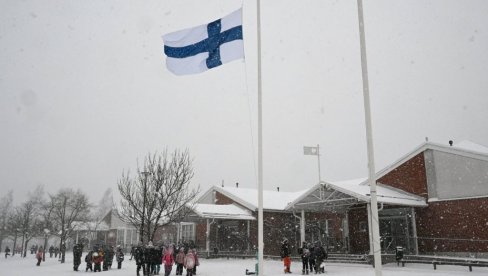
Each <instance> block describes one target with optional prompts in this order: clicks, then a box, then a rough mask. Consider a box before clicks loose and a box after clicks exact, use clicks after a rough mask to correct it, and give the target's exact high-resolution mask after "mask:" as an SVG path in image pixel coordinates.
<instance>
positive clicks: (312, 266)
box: [307, 243, 315, 273]
mask: <svg viewBox="0 0 488 276" xmlns="http://www.w3.org/2000/svg"><path fill="white" fill-rule="evenodd" d="M307 247H308V251H310V256H309V258H308V264H309V268H310V273H313V272H314V271H315V253H314V246H313V245H312V244H311V243H307Z"/></svg>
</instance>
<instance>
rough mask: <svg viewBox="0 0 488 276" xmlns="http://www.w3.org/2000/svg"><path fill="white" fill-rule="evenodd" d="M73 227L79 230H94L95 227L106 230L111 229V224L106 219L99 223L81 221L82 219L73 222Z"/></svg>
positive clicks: (98, 229)
mask: <svg viewBox="0 0 488 276" xmlns="http://www.w3.org/2000/svg"><path fill="white" fill-rule="evenodd" d="M73 229H74V230H77V231H87V230H90V231H94V230H95V229H96V230H97V231H106V230H109V226H108V225H107V223H105V221H101V222H99V223H96V222H93V221H90V222H81V221H75V222H73Z"/></svg>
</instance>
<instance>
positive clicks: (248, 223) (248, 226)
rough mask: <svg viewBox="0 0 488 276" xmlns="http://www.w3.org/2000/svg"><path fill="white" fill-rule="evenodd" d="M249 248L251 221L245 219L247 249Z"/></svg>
mask: <svg viewBox="0 0 488 276" xmlns="http://www.w3.org/2000/svg"><path fill="white" fill-rule="evenodd" d="M250 250H251V221H250V220H248V221H247V251H250Z"/></svg>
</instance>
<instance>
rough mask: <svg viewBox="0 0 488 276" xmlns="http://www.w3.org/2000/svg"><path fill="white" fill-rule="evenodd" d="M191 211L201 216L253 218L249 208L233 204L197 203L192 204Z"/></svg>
mask: <svg viewBox="0 0 488 276" xmlns="http://www.w3.org/2000/svg"><path fill="white" fill-rule="evenodd" d="M193 211H194V212H195V214H197V215H198V216H199V217H201V218H218V219H238V220H255V218H254V217H253V216H252V213H251V212H250V211H249V210H246V209H244V208H242V207H239V206H237V205H235V204H228V205H217V204H201V203H197V204H194V205H193Z"/></svg>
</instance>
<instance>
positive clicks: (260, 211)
mask: <svg viewBox="0 0 488 276" xmlns="http://www.w3.org/2000/svg"><path fill="white" fill-rule="evenodd" d="M256 4H257V41H258V273H259V275H264V269H263V262H264V255H263V254H264V241H263V236H264V235H263V231H264V228H263V225H264V224H263V108H262V83H261V1H260V0H257V2H256Z"/></svg>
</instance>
